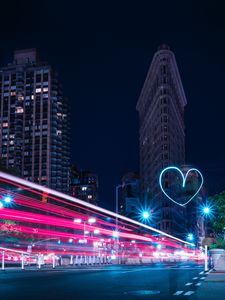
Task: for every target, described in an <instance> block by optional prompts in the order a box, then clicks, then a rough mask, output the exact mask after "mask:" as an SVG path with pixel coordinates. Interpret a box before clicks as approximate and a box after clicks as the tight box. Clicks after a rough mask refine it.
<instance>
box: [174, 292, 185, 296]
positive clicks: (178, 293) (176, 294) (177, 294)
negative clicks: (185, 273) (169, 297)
mask: <svg viewBox="0 0 225 300" xmlns="http://www.w3.org/2000/svg"><path fill="white" fill-rule="evenodd" d="M183 292H184V291H177V292H176V293H174V294H173V295H174V296H179V295H181V294H182V293H183Z"/></svg>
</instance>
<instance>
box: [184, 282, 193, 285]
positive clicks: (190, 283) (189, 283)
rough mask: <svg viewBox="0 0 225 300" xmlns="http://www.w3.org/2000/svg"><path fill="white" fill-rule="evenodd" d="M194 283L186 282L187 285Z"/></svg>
mask: <svg viewBox="0 0 225 300" xmlns="http://www.w3.org/2000/svg"><path fill="white" fill-rule="evenodd" d="M192 284H193V283H192V282H188V283H186V284H185V285H192Z"/></svg>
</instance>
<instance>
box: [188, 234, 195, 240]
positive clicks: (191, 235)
mask: <svg viewBox="0 0 225 300" xmlns="http://www.w3.org/2000/svg"><path fill="white" fill-rule="evenodd" d="M187 239H188V240H189V241H193V239H194V236H193V234H192V233H188V235H187Z"/></svg>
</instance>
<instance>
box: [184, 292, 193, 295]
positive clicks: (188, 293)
mask: <svg viewBox="0 0 225 300" xmlns="http://www.w3.org/2000/svg"><path fill="white" fill-rule="evenodd" d="M192 294H194V291H188V292H186V293H185V294H184V296H190V295H192Z"/></svg>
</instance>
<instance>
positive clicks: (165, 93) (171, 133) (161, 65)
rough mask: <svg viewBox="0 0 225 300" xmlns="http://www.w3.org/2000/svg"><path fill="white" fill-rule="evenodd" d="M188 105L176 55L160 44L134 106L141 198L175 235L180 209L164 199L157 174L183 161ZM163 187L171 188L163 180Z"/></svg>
mask: <svg viewBox="0 0 225 300" xmlns="http://www.w3.org/2000/svg"><path fill="white" fill-rule="evenodd" d="M186 104H187V101H186V97H185V94H184V90H183V86H182V82H181V78H180V75H179V71H178V68H177V64H176V60H175V56H174V54H173V52H172V51H171V50H170V49H169V47H168V46H166V45H162V46H161V47H159V49H158V51H157V52H156V53H155V55H154V57H153V60H152V63H151V66H150V68H149V71H148V74H147V78H146V80H145V83H144V86H143V88H142V91H141V95H140V98H139V100H138V103H137V110H138V113H139V122H140V129H139V135H140V136H139V142H140V179H141V190H142V197H143V198H144V200H145V201H151V203H152V205H153V206H154V208H155V207H156V208H158V212H157V218H158V222H157V226H158V227H159V228H160V229H162V230H165V231H168V232H171V233H177V232H179V231H182V229H181V228H180V222H181V218H182V216H183V213H184V211H183V209H182V208H180V207H178V206H177V207H175V206H176V205H175V204H173V203H172V202H170V201H169V200H168V199H166V198H165V197H163V195H162V193H161V192H160V189H159V175H160V172H161V170H162V169H163V168H165V167H166V166H168V165H177V166H180V165H182V164H184V162H185V133H184V107H185V105H186ZM165 180H166V182H165V184H166V188H168V187H169V185H170V180H169V178H166V179H165Z"/></svg>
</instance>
